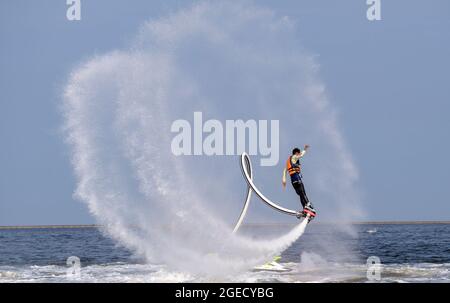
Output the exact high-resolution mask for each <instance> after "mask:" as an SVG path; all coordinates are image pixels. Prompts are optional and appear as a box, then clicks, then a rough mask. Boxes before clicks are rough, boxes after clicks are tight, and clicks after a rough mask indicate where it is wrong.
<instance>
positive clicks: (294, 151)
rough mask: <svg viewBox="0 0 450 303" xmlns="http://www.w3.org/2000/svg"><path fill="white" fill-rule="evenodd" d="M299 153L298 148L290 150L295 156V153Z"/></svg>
mask: <svg viewBox="0 0 450 303" xmlns="http://www.w3.org/2000/svg"><path fill="white" fill-rule="evenodd" d="M299 152H300V149H299V148H298V147H296V148H294V149H293V150H292V154H293V155H295V154H296V153H299Z"/></svg>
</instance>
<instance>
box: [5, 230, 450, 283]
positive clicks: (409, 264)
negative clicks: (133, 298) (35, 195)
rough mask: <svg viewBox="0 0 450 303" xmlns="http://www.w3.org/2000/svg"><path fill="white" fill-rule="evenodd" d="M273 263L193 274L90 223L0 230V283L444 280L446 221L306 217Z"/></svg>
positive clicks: (449, 258) (448, 270)
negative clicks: (345, 221)
mask: <svg viewBox="0 0 450 303" xmlns="http://www.w3.org/2000/svg"><path fill="white" fill-rule="evenodd" d="M286 229H288V227H287V226H283V225H279V226H278V225H248V226H244V228H243V232H244V233H248V234H252V235H259V234H264V235H267V234H273V235H274V236H276V235H277V234H278V233H280V234H281V233H283V232H284V231H285V230H286ZM69 257H75V258H69ZM369 258H370V259H369ZM78 260H79V263H78ZM268 261H270V260H268ZM278 264H279V265H280V267H279V268H278V267H273V268H268V269H267V270H249V271H248V272H243V273H238V274H236V275H235V276H233V278H229V277H228V278H225V277H220V273H218V275H217V277H216V278H206V277H196V276H192V275H191V274H189V273H183V272H177V271H172V270H169V269H168V268H166V267H165V266H164V264H156V263H155V264H151V263H150V264H149V263H148V262H145V261H144V260H143V259H141V258H140V257H139V256H137V255H135V254H134V253H132V252H130V251H128V250H127V249H125V248H123V247H120V246H118V245H117V244H115V243H114V242H113V241H112V240H111V239H109V238H108V237H107V236H106V235H105V234H103V233H102V231H101V230H100V229H98V228H95V227H92V228H86V227H84V228H33V229H0V282H222V281H225V282H226V281H229V282H358V283H363V282H376V283H378V282H447V283H448V282H450V224H357V225H353V226H351V227H350V230H342V229H341V228H336V226H334V225H329V224H309V225H308V229H307V230H306V232H305V234H304V235H303V236H302V237H301V238H299V239H298V240H297V241H296V242H295V243H294V244H293V245H292V246H290V247H289V248H288V249H287V250H285V251H284V252H283V253H282V254H281V259H280V260H278V261H277V265H278ZM278 269H279V270H278Z"/></svg>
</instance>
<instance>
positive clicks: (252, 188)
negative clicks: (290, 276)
mask: <svg viewBox="0 0 450 303" xmlns="http://www.w3.org/2000/svg"><path fill="white" fill-rule="evenodd" d="M240 164H241V171H242V174H243V176H244V179H245V181H246V182H247V195H246V198H245V202H244V206H243V208H242V210H241V214H240V215H239V218H238V220H237V222H236V224H235V226H234V229H233V233H236V232H237V231H238V229H239V227H240V226H241V224H242V221H243V220H244V218H245V215H246V214H247V210H248V206H249V203H250V199H251V197H252V192H255V194H256V195H257V196H258V197H259V198H260V200H261V201H262V202H264V203H265V204H266V205H268V206H269V207H271V208H273V209H274V210H276V211H278V212H281V213H283V214H286V215H290V216H295V217H297V218H299V219H300V218H302V217H303V218H305V219H304V220H308V222H309V221H311V219H312V218H313V217H314V216H315V213H311V212H308V211H296V210H292V209H288V208H285V207H282V206H280V205H279V204H278V203H277V202H273V201H271V200H269V199H268V198H267V197H266V196H264V195H263V194H262V193H261V191H260V190H259V189H258V188H257V187H256V185H255V184H254V182H253V170H252V163H251V161H250V157H249V156H248V155H247V153H245V152H244V153H242V155H241V158H240ZM280 259H281V257H275V258H274V260H273V261H271V262H268V263H266V264H264V265H261V266H257V267H255V268H254V269H253V270H256V271H258V270H267V271H280V272H281V271H289V270H290V269H287V268H285V267H284V266H283V265H281V264H279V263H278V262H277V261H278V260H280Z"/></svg>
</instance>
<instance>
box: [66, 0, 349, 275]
mask: <svg viewBox="0 0 450 303" xmlns="http://www.w3.org/2000/svg"><path fill="white" fill-rule="evenodd" d="M194 111H201V112H203V115H204V116H205V119H217V120H220V121H224V120H226V119H233V120H236V119H243V120H247V119H255V120H258V119H266V120H273V119H277V120H280V147H281V151H282V154H284V153H289V152H290V150H291V149H292V144H299V143H297V142H298V141H297V140H300V138H299V137H300V136H301V140H302V142H305V143H310V144H311V146H312V152H311V157H310V160H308V161H310V162H309V164H308V166H309V167H314V171H311V172H309V176H310V181H309V183H308V184H309V188H308V191H309V192H310V193H314V194H313V195H311V196H313V197H314V199H315V200H314V201H323V202H320V203H322V204H321V205H320V204H319V202H317V204H316V205H315V206H316V207H319V215H323V217H324V218H326V217H327V209H329V211H328V217H332V218H336V215H339V214H341V213H343V211H342V210H343V206H341V205H342V204H343V203H345V207H346V208H347V209H352V210H357V196H356V194H355V191H354V189H353V188H354V182H355V181H356V179H357V172H356V169H355V167H354V165H353V162H352V160H351V156H350V154H349V152H348V151H347V149H346V147H345V144H344V141H343V139H342V135H341V134H340V132H339V129H338V125H337V122H336V117H335V115H334V113H333V110H332V108H331V105H330V104H329V102H328V101H327V98H326V96H325V92H324V86H323V84H322V83H321V82H320V80H319V79H318V77H317V65H316V63H315V62H314V60H313V58H312V56H311V55H309V54H308V53H306V52H305V51H304V49H303V48H302V47H301V45H300V43H299V41H298V39H297V37H296V33H295V24H294V23H293V22H292V21H291V20H290V19H289V18H287V17H279V16H277V15H276V14H275V13H274V12H273V11H271V10H269V9H265V8H260V7H258V6H256V5H253V4H249V3H247V2H244V3H241V2H238V1H236V2H225V1H224V2H214V3H209V2H200V3H197V4H195V5H193V6H192V7H190V8H187V9H183V10H181V11H179V12H177V13H174V14H172V15H170V16H167V17H164V18H161V19H159V20H153V21H150V22H148V23H146V24H145V25H143V26H142V28H141V30H140V32H139V34H138V35H137V38H136V41H135V43H134V44H133V45H132V46H131V47H130V48H129V49H125V50H116V51H112V52H110V53H108V54H105V55H101V56H96V57H93V58H91V59H90V60H88V61H87V62H85V63H83V64H81V65H80V66H78V67H77V68H76V69H75V70H74V71H73V72H72V73H71V75H70V77H69V80H68V84H67V86H66V88H65V92H64V115H65V129H66V133H67V135H68V141H69V143H70V146H71V148H72V155H73V160H72V162H73V166H74V170H75V172H76V176H77V180H78V185H77V189H76V195H77V196H78V197H79V198H80V199H81V200H83V201H84V202H86V203H87V205H88V207H89V210H90V211H91V213H92V214H93V215H94V216H95V217H96V218H97V219H98V221H99V223H100V224H103V225H105V228H106V230H107V232H108V233H109V234H110V235H111V236H112V237H113V238H114V239H116V240H117V241H119V242H120V243H121V244H123V245H124V246H126V247H128V248H129V249H131V250H133V251H135V252H136V253H138V254H140V255H142V256H144V257H145V258H146V259H147V260H148V261H149V262H162V263H164V264H166V265H168V266H169V267H170V268H174V269H177V270H185V271H189V272H192V273H204V274H217V273H224V274H232V273H233V272H236V271H239V270H245V269H248V268H251V267H252V266H254V265H257V264H260V263H263V262H265V261H267V259H268V258H270V257H271V256H273V255H275V254H278V253H280V252H281V251H282V250H283V249H285V248H287V247H288V246H289V245H290V244H291V243H292V242H293V241H295V240H296V239H297V238H298V237H299V236H300V235H301V234H302V233H303V231H304V228H305V224H303V225H298V226H297V227H295V228H294V229H293V230H292V231H291V232H289V233H288V234H287V235H285V236H283V237H281V238H279V239H276V240H269V239H267V240H265V241H256V240H251V239H247V238H245V237H244V236H242V235H237V236H236V235H232V234H231V230H232V224H234V220H235V219H236V217H237V216H238V213H239V210H240V209H241V204H242V201H243V199H244V198H245V197H244V196H243V194H244V191H243V189H244V186H245V182H244V180H243V179H242V177H241V176H240V169H239V165H238V157H231V156H214V157H206V156H205V157H195V156H179V157H176V156H174V155H173V154H172V153H171V148H170V143H171V139H172V137H173V134H172V133H171V132H170V125H171V123H172V122H173V121H174V120H175V119H186V120H192V115H193V112H194ZM314 155H315V156H314ZM280 163H281V165H282V164H284V157H283V158H282V159H281V160H280ZM261 171H262V169H261V168H260V169H259V170H258V171H257V172H256V179H257V183H258V184H264V185H267V186H266V188H268V190H269V191H270V192H271V193H273V189H271V188H270V186H269V185H268V184H271V183H273V182H276V183H277V185H279V183H280V178H281V168H279V167H277V168H276V171H275V172H274V170H273V169H268V170H267V171H266V172H269V173H267V174H265V175H264V176H263V175H261V176H260V175H258V174H259V173H260V172H261ZM258 178H259V179H258ZM270 178H271V179H270ZM272 187H273V185H272ZM262 188H263V189H264V187H262ZM291 200H292V199H291ZM258 203H259V202H258ZM295 203H296V205H298V201H297V199H296V200H295Z"/></svg>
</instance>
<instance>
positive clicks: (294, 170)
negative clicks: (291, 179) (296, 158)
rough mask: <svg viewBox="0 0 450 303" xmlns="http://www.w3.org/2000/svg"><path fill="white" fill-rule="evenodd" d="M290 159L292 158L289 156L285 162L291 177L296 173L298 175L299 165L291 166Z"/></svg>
mask: <svg viewBox="0 0 450 303" xmlns="http://www.w3.org/2000/svg"><path fill="white" fill-rule="evenodd" d="M291 159H292V156H290V157H289V158H288V159H287V161H286V169H287V171H288V172H289V175H290V176H292V175H293V174H296V173H300V170H301V168H300V163H299V162H297V163H299V164H292V161H291Z"/></svg>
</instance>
